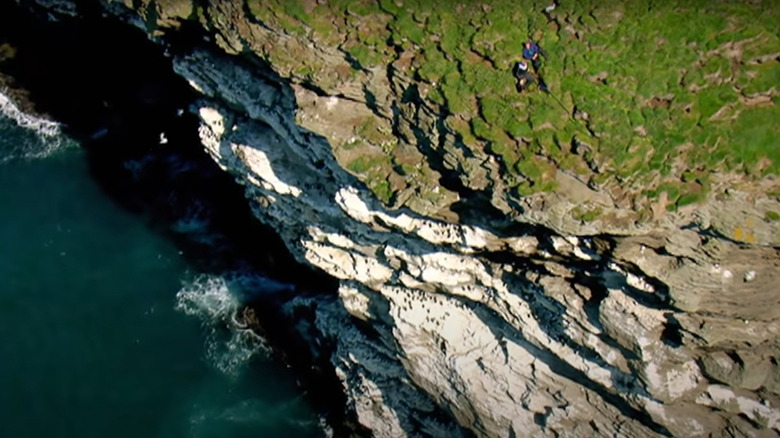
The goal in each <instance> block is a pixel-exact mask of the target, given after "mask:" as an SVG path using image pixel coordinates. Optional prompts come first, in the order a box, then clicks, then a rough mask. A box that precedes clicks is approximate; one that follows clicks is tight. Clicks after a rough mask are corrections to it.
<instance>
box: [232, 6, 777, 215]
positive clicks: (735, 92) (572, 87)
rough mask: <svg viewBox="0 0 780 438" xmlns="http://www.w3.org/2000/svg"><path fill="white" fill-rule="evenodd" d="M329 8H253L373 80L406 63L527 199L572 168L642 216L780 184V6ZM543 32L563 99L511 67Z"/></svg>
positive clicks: (468, 141) (546, 70) (551, 75)
mask: <svg viewBox="0 0 780 438" xmlns="http://www.w3.org/2000/svg"><path fill="white" fill-rule="evenodd" d="M322 3H324V4H318V2H315V1H313V0H312V1H303V2H294V1H289V0H276V1H273V0H248V3H247V6H248V10H249V11H251V13H252V14H253V15H254V16H255V18H256V19H259V20H261V21H263V22H267V23H274V24H275V25H278V26H282V27H284V28H285V29H286V30H287V31H288V32H290V33H291V34H293V35H299V36H302V37H304V36H305V37H308V38H312V37H314V38H317V39H318V40H319V41H322V42H328V43H330V44H333V45H334V46H340V47H341V48H342V49H343V50H344V51H345V52H346V53H348V54H349V55H350V56H351V58H353V65H354V66H355V68H356V69H358V70H360V69H365V68H370V67H385V66H389V65H390V64H391V63H393V62H396V68H398V64H399V63H398V62H397V61H398V59H399V56H401V55H399V54H402V56H403V59H404V66H403V67H406V68H408V70H407V71H406V73H407V74H409V75H410V76H412V77H413V78H414V79H415V80H416V81H417V82H418V84H423V85H424V87H421V88H420V89H421V90H423V92H421V96H420V97H421V99H422V101H423V102H424V103H425V104H427V105H430V106H433V107H436V108H439V109H440V110H441V111H442V112H443V114H444V115H445V124H446V125H447V126H448V127H449V128H450V129H451V130H452V131H454V132H456V133H457V134H458V137H459V138H460V139H462V140H463V142H464V143H465V145H466V146H467V147H469V148H472V149H478V150H480V151H482V152H485V153H489V154H493V155H495V156H496V157H497V158H499V159H500V162H501V163H503V166H502V168H503V169H504V170H503V171H504V172H505V173H506V175H504V180H505V181H506V182H507V184H509V185H510V186H512V187H513V190H515V191H516V192H517V193H518V194H520V195H525V194H530V193H534V192H538V191H552V190H555V189H556V184H555V181H554V176H555V169H556V168H561V169H566V170H568V171H571V172H573V173H576V174H579V175H580V176H581V177H582V178H583V179H586V180H589V181H591V182H592V183H593V184H596V185H598V186H600V187H602V188H604V189H606V190H609V191H612V192H613V194H615V193H618V194H620V196H623V197H628V198H631V199H632V202H633V205H635V206H637V207H636V208H637V209H642V208H644V207H643V206H646V205H647V202H646V201H652V200H653V199H654V198H656V197H658V196H659V195H660V194H661V193H662V192H665V193H666V195H665V196H666V197H667V199H668V206H667V208H668V209H675V208H677V207H678V206H682V205H686V204H691V203H695V202H697V201H699V200H700V199H702V198H703V196H705V195H706V194H707V193H708V191H709V190H710V187H711V184H712V175H713V173H732V174H735V175H737V176H738V177H739V178H740V179H741V180H743V181H747V182H750V181H753V182H755V181H757V180H759V179H762V178H764V177H765V176H767V175H769V174H774V175H778V174H780V140H779V139H780V106H778V105H777V103H778V96H780V85H779V84H780V33H779V31H778V26H777V23H780V5H774V4H773V2H771V1H763V2H759V1H757V2H747V1H743V2H733V1H712V0H691V1H676V2H675V1H663V2H661V1H655V2H653V1H645V2H642V1H624V2H622V3H617V2H600V1H595V0H588V1H574V0H563V1H561V4H560V5H559V6H558V7H557V8H556V9H555V10H554V11H553V12H552V13H551V16H552V17H553V18H554V20H553V21H549V20H548V19H547V18H546V17H545V16H544V15H543V14H542V12H541V11H542V9H543V8H544V7H545V6H546V5H547V4H548V3H547V2H546V1H544V2H533V1H522V0H521V1H518V0H491V1H484V2H481V3H480V2H470V1H468V2H467V1H460V2H459V1H451V0H438V1H437V0H377V1H372V0H363V1H354V0H331V1H328V2H322ZM529 37H531V38H534V39H535V40H537V41H538V42H539V43H540V45H541V46H542V47H543V48H544V49H545V50H546V51H547V52H548V54H549V59H547V60H546V61H545V62H544V63H543V67H542V70H541V72H542V75H543V76H544V79H545V80H546V82H547V83H548V84H549V86H550V88H551V90H552V94H553V96H549V95H546V94H544V93H541V92H538V91H537V92H531V93H524V94H519V93H517V92H516V90H515V87H514V85H515V84H514V78H513V76H512V74H511V68H512V65H513V62H514V61H516V60H518V59H519V58H520V53H521V45H522V42H523V41H524V40H526V39H527V38H529ZM272 55H273V54H272ZM282 55H283V54H280V55H279V56H280V59H281V57H282ZM272 59H273V56H272ZM287 62H294V61H292V60H288V61H287ZM298 73H301V74H304V75H305V74H311V75H312V77H314V76H316V73H317V72H316V71H314V70H313V69H312V70H310V69H307V68H306V67H303V66H302V67H301V68H300V69H299V70H298ZM575 109H576V110H575ZM576 144H580V145H582V146H581V147H575V145H576ZM357 167H360V166H357ZM512 173H515V174H518V175H520V176H522V177H521V178H512V175H510V174H512ZM384 189H387V188H386V187H385V188H384ZM382 197H387V193H384V194H383V196H382Z"/></svg>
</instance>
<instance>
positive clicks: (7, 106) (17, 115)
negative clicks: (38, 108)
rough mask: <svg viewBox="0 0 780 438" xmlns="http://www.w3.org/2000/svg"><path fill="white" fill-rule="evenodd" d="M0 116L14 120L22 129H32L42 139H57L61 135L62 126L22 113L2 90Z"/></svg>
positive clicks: (0, 93)
mask: <svg viewBox="0 0 780 438" xmlns="http://www.w3.org/2000/svg"><path fill="white" fill-rule="evenodd" d="M0 114H3V115H4V116H6V117H8V118H10V119H13V120H14V121H15V122H16V124H17V125H19V126H21V127H22V128H26V129H31V130H33V131H35V132H36V133H37V134H38V135H40V136H42V137H56V136H58V135H60V133H61V131H60V124H59V123H57V122H53V121H51V120H47V119H44V118H42V117H36V116H33V115H30V114H27V113H24V112H22V111H21V110H20V109H19V107H18V106H16V104H15V103H14V102H13V101H11V99H9V98H8V96H6V95H5V94H3V92H2V90H0Z"/></svg>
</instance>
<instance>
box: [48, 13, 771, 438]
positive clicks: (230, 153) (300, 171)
mask: <svg viewBox="0 0 780 438" xmlns="http://www.w3.org/2000/svg"><path fill="white" fill-rule="evenodd" d="M38 3H41V4H44V3H50V4H49V5H48V7H50V8H53V9H49V10H50V11H55V12H52V13H56V14H61V15H59V16H61V17H65V16H67V15H71V14H72V15H78V8H77V7H75V6H73V5H70V4H69V3H68V2H43V1H41V2H38ZM516 3H517V2H500V1H494V2H483V3H482V4H471V3H465V2H464V3H457V2H455V3H453V2H445V1H439V2H433V3H431V4H430V5H426V4H417V3H416V2H412V1H398V0H397V1H384V0H382V1H379V2H372V1H362V2H339V1H331V2H322V1H310V2H309V1H303V2H297V3H293V2H284V1H277V2H273V1H270V0H268V1H261V2H257V1H248V2H231V1H213V2H200V3H197V2H196V3H191V2H187V1H174V0H171V1H150V2H145V1H134V2H130V1H126V2H118V1H113V2H107V3H104V4H102V6H103V7H104V10H105V12H106V13H110V14H113V15H115V16H117V17H120V18H121V19H123V20H124V21H126V22H128V23H130V24H133V25H135V26H138V27H140V28H142V29H143V30H145V31H146V32H147V33H148V35H149V37H150V38H152V39H153V40H155V41H157V42H159V43H160V44H161V46H162V47H165V50H167V51H168V52H169V53H170V55H171V57H172V58H173V65H174V70H175V71H176V72H177V73H178V74H179V75H181V76H182V77H184V78H185V79H186V80H187V81H189V83H190V84H191V86H192V87H193V88H194V89H195V90H197V91H198V92H199V93H200V94H201V95H202V98H201V99H200V101H199V102H198V104H197V105H196V107H194V108H192V111H194V112H196V113H197V114H198V115H199V116H200V120H201V126H200V130H199V134H200V138H201V141H202V144H203V146H204V147H205V148H206V150H207V151H208V152H209V153H210V154H211V155H212V157H213V158H214V160H215V161H216V162H217V163H219V165H220V166H221V167H222V168H223V169H225V171H227V172H230V173H231V174H233V175H234V176H235V177H236V180H237V181H239V182H240V183H241V184H243V185H244V186H245V187H246V194H247V199H248V202H250V204H251V205H252V208H253V210H254V212H255V214H256V216H257V217H258V218H259V219H260V220H261V221H263V222H264V223H266V224H269V225H271V226H272V227H273V228H274V229H276V230H277V231H278V232H279V234H280V236H281V237H282V239H283V240H284V241H285V243H286V245H287V247H288V248H289V249H290V251H291V252H292V253H293V254H294V255H295V256H296V257H297V258H298V259H299V260H300V261H302V262H305V263H308V264H311V265H313V266H316V267H318V268H320V269H322V270H324V271H326V272H327V273H329V274H330V275H332V276H334V277H336V278H338V279H339V280H340V286H339V291H338V296H337V297H333V298H322V297H319V298H317V297H299V298H296V299H293V300H292V301H290V302H288V303H287V304H286V305H285V308H284V309H283V311H284V312H286V313H287V314H288V315H289V318H290V320H291V321H295V326H294V327H295V329H296V330H298V331H299V333H300V336H301V337H303V338H305V339H308V340H310V348H311V349H312V351H313V352H314V354H315V355H322V354H327V355H328V357H327V358H328V360H329V361H330V363H331V365H332V367H333V371H334V372H335V374H336V376H337V377H338V379H340V381H341V383H342V386H343V390H344V392H345V393H346V395H347V400H348V409H349V410H351V411H352V412H354V413H355V414H356V416H357V419H358V421H359V422H360V423H361V424H362V425H364V426H366V427H367V428H369V429H370V430H371V431H372V432H373V434H374V435H375V436H472V435H475V436H621V437H622V436H636V437H639V436H664V435H666V436H669V435H671V436H775V435H777V434H778V433H780V367H779V366H778V363H777V358H778V352H779V351H780V350H779V348H780V345H779V344H778V341H777V339H778V335H779V334H780V313H779V312H778V311H777V308H775V307H774V306H775V305H777V304H778V302H780V293H779V292H778V289H777V286H776V284H777V282H778V281H780V253H779V252H778V248H779V247H780V223H779V222H778V219H779V218H780V216H778V213H777V212H778V211H780V201H779V200H778V197H777V193H778V189H780V182H778V180H777V178H776V175H777V172H778V166H780V155H778V151H780V147H779V146H780V144H779V143H778V140H777V138H779V137H778V134H780V133H778V124H777V123H776V121H777V120H778V116H779V115H780V110H778V106H777V97H778V89H777V78H778V72H780V59H779V57H780V35H778V33H777V29H776V26H775V24H776V23H777V22H778V8H777V7H774V6H773V5H771V4H769V3H768V4H765V5H763V9H761V7H760V6H761V5H760V4H757V3H755V2H754V3H744V4H743V3H730V4H725V3H724V4H720V3H718V4H716V5H711V4H710V3H711V2H706V3H704V2H702V4H701V5H696V4H693V3H690V4H689V3H686V4H682V3H681V4H671V3H670V4H669V5H666V6H652V7H651V6H646V7H643V8H639V7H638V6H637V4H638V3H637V4H634V3H625V4H624V5H616V6H609V7H607V6H595V4H594V5H589V4H587V2H585V3H582V2H580V3H578V4H577V5H573V4H564V5H558V6H557V7H556V8H555V9H553V10H551V11H546V12H545V14H543V13H542V9H543V7H544V6H546V5H536V4H533V3H532V2H527V4H524V5H523V6H525V7H522V8H520V7H518V6H517V5H516ZM759 3H760V2H759ZM54 5H56V6H54ZM57 11H59V12H57ZM63 11H64V13H63ZM63 19H64V18H63ZM773 23H775V24H773ZM687 25H690V26H692V27H686V29H688V30H686V31H685V32H683V31H682V30H681V29H680V27H683V26H687ZM529 34H530V35H531V36H532V37H533V38H535V39H537V40H539V41H540V42H541V44H542V46H543V47H545V49H546V50H547V52H548V53H549V54H550V58H549V59H547V60H545V62H544V66H543V67H542V74H543V75H544V77H545V79H546V80H547V82H548V83H549V85H550V87H551V90H552V94H550V95H548V94H544V93H542V92H538V91H537V92H531V93H524V94H518V93H517V92H516V91H515V89H514V82H513V81H514V79H513V77H512V74H511V65H512V61H513V60H514V59H516V58H517V57H518V55H519V52H520V44H521V42H522V41H523V40H525V39H526V38H527V36H528V35H529ZM193 36H195V37H197V38H193ZM201 36H205V38H201ZM301 315H307V316H305V317H304V316H301Z"/></svg>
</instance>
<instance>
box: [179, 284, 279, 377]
mask: <svg viewBox="0 0 780 438" xmlns="http://www.w3.org/2000/svg"><path fill="white" fill-rule="evenodd" d="M292 289H293V287H292V286H290V285H285V284H282V283H278V282H275V281H273V280H269V279H266V278H264V277H260V276H253V275H241V274H235V275H232V274H226V275H222V276H217V275H205V274H204V275H199V276H197V277H195V278H194V279H193V280H191V281H188V282H187V283H186V284H184V285H183V286H182V288H181V289H180V290H179V292H177V293H176V310H179V311H181V312H183V313H184V314H186V315H189V316H194V317H196V318H198V319H199V320H200V322H201V325H202V326H203V328H204V331H205V334H206V340H205V349H206V351H205V355H206V359H207V361H208V362H209V363H210V364H211V365H212V366H214V367H215V368H217V369H218V370H220V371H221V372H223V373H225V374H227V375H233V376H235V375H237V374H239V373H240V372H241V370H242V369H243V368H244V366H245V365H246V364H247V363H248V362H249V360H250V359H251V358H252V357H254V356H255V355H257V354H263V355H265V354H268V353H269V352H270V350H269V347H268V344H267V343H266V342H265V340H264V339H263V338H261V337H260V336H259V335H258V334H257V333H256V332H255V331H253V330H251V329H249V328H247V327H246V324H245V323H244V322H243V321H241V318H240V315H239V313H240V312H241V311H242V310H243V308H244V307H243V303H245V302H247V300H248V299H249V298H251V296H253V295H256V294H259V293H267V292H279V291H285V290H292Z"/></svg>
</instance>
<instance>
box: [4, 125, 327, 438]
mask: <svg viewBox="0 0 780 438" xmlns="http://www.w3.org/2000/svg"><path fill="white" fill-rule="evenodd" d="M63 142H65V143H63ZM24 155H28V156H37V157H36V158H33V159H29V158H23V156H24ZM0 158H1V159H0V334H1V336H2V341H0V436H2V437H4V438H15V437H25V438H34V437H204V438H207V437H276V436H286V437H308V436H323V432H322V429H321V428H320V426H319V425H318V422H319V421H318V418H317V416H316V415H315V414H314V413H313V412H312V411H311V409H310V408H309V407H308V405H307V404H306V403H305V401H304V400H303V398H302V396H301V395H300V393H299V392H298V391H297V389H296V387H295V384H294V381H293V378H292V377H291V376H290V375H289V374H288V373H287V371H286V370H285V369H283V368H281V367H280V366H279V365H278V364H275V363H274V362H272V361H270V360H269V359H267V357H266V356H265V355H264V353H263V347H262V343H260V342H258V341H257V340H256V339H254V338H253V337H251V336H249V335H248V334H242V333H238V332H235V331H233V332H231V331H227V330H223V328H222V327H223V326H224V322H223V321H224V319H225V318H227V317H229V315H230V313H231V312H232V311H234V310H235V308H236V306H237V298H236V297H234V296H233V295H231V292H230V291H229V289H228V288H227V287H226V286H225V282H224V280H223V278H221V276H220V275H219V274H214V273H211V274H208V275H200V274H199V273H198V272H197V271H196V270H195V269H194V268H193V267H191V266H188V263H187V261H186V260H185V259H184V257H183V256H182V255H181V254H180V250H179V249H178V248H177V247H175V246H174V245H173V244H172V243H171V241H170V240H169V239H167V238H165V237H164V236H163V235H161V234H159V233H155V232H152V231H151V230H150V229H149V227H148V226H147V225H146V224H145V222H144V221H143V220H142V218H141V217H139V216H137V215H134V214H132V213H129V212H128V211H126V210H124V209H121V208H119V207H118V206H117V205H116V204H115V202H113V201H112V200H111V199H109V198H108V197H107V196H106V195H105V194H104V192H103V191H101V189H100V188H99V187H98V185H97V184H96V183H95V182H94V181H93V179H91V177H90V174H89V172H88V169H87V164H86V162H85V156H84V152H83V151H82V150H81V149H80V148H78V147H76V146H72V145H71V146H68V145H67V142H66V141H65V140H63V138H62V137H61V136H60V137H51V138H49V139H48V140H45V141H41V140H40V139H39V138H38V135H37V134H35V133H33V132H32V131H30V130H28V129H22V128H19V127H18V126H17V125H16V123H14V122H13V121H11V120H9V119H8V118H6V117H2V116H0Z"/></svg>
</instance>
